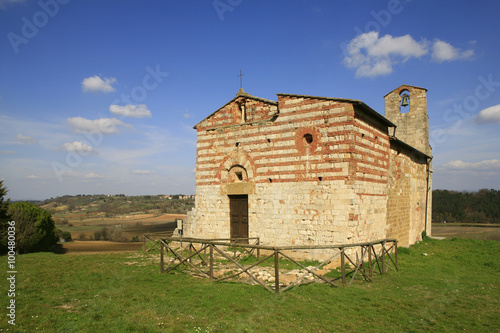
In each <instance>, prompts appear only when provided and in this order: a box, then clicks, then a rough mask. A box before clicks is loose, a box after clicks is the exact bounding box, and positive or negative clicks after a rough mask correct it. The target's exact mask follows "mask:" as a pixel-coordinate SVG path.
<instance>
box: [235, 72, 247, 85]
mask: <svg viewBox="0 0 500 333" xmlns="http://www.w3.org/2000/svg"><path fill="white" fill-rule="evenodd" d="M244 75H245V74H243V73H241V69H240V75H236V76H237V77H239V78H240V89H243V76H244Z"/></svg>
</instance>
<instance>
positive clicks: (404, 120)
mask: <svg viewBox="0 0 500 333" xmlns="http://www.w3.org/2000/svg"><path fill="white" fill-rule="evenodd" d="M384 100H385V117H386V118H387V119H389V120H390V121H392V122H393V123H394V124H396V126H397V127H396V131H395V136H396V138H398V139H400V140H401V141H404V142H405V143H407V144H409V145H410V146H412V147H414V148H416V149H418V150H420V151H421V152H423V153H425V154H427V155H429V156H431V155H432V153H431V147H430V146H429V117H428V115H427V89H424V88H419V87H415V86H409V85H402V86H401V87H399V88H396V89H394V90H393V91H391V92H390V93H388V94H387V95H385V96H384Z"/></svg>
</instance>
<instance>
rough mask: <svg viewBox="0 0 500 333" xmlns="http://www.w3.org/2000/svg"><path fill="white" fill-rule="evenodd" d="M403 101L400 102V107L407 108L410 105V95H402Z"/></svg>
mask: <svg viewBox="0 0 500 333" xmlns="http://www.w3.org/2000/svg"><path fill="white" fill-rule="evenodd" d="M402 97H403V99H402V100H401V106H408V105H410V95H408V94H406V93H405V94H403V96H402Z"/></svg>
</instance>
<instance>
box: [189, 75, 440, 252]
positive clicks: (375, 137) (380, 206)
mask: <svg viewBox="0 0 500 333" xmlns="http://www.w3.org/2000/svg"><path fill="white" fill-rule="evenodd" d="M426 93H427V90H426V89H423V88H419V87H415V86H410V85H403V86H401V87H399V88H397V89H394V90H393V91H391V92H390V93H388V94H387V95H386V96H385V97H384V99H385V117H384V116H382V115H381V114H379V113H378V112H376V111H375V110H373V109H372V108H370V107H369V106H368V105H366V104H365V103H363V102H361V101H359V100H352V99H344V98H331V97H319V96H306V95H295V94H277V101H273V100H268V99H264V98H259V97H256V96H252V95H250V94H248V93H246V92H244V91H243V90H242V89H240V90H239V92H238V94H237V95H236V97H235V98H233V99H232V100H230V101H229V102H227V103H226V104H225V105H223V106H222V107H221V108H219V109H218V110H216V111H215V112H213V113H212V114H210V115H209V116H208V117H207V118H205V119H204V120H202V121H201V122H200V123H198V124H197V125H196V126H195V127H194V128H195V129H196V131H197V155H196V204H195V208H194V209H193V210H192V211H190V212H189V213H188V218H187V221H186V222H185V224H184V236H185V237H193V238H211V239H213V238H245V237H260V242H261V244H266V245H283V246H286V245H329V244H349V243H357V242H365V241H374V240H378V239H383V238H396V239H397V240H398V242H399V245H400V246H409V245H411V244H413V243H415V242H417V241H419V240H421V238H422V232H423V231H425V232H426V233H427V235H430V234H431V202H432V200H431V195H432V192H431V191H432V171H431V160H432V154H431V148H430V146H429V121H428V116H427V97H426Z"/></svg>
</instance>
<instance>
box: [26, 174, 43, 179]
mask: <svg viewBox="0 0 500 333" xmlns="http://www.w3.org/2000/svg"><path fill="white" fill-rule="evenodd" d="M27 178H28V179H37V178H40V177H38V176H36V175H34V174H31V175H28V176H27Z"/></svg>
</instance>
